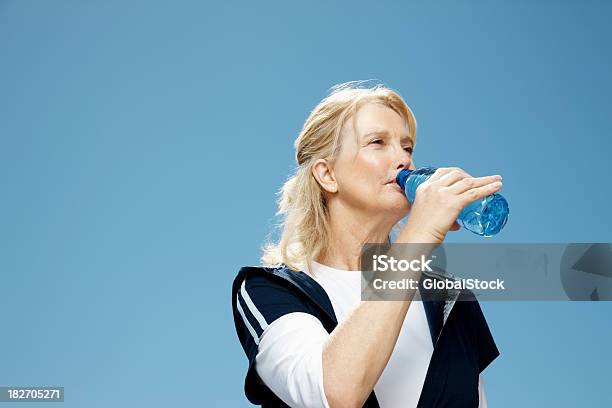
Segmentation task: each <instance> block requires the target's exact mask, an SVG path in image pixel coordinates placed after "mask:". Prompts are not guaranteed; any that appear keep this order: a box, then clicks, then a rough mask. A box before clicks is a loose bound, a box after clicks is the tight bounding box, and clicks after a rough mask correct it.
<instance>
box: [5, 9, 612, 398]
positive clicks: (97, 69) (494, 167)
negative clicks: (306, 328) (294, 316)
mask: <svg viewBox="0 0 612 408" xmlns="http://www.w3.org/2000/svg"><path fill="white" fill-rule="evenodd" d="M611 17H612V5H611V4H610V2H605V1H572V2H569V1H544V0H541V1H487V2H485V1H482V2H476V1H458V2H457V1H437V2H418V3H417V2H411V1H402V2H400V1H396V2H378V3H376V4H374V3H371V2H363V3H362V2H350V3H349V2H346V3H344V4H340V3H330V2H301V3H296V4H291V5H290V4H288V3H287V2H280V1H278V2H225V3H223V2H216V3H215V2H195V1H193V2H190V1H176V2H156V1H146V2H145V1H129V2H123V1H98V2H93V1H90V2H81V1H60V0H54V1H31V0H25V1H0V112H1V113H0V186H2V192H1V195H0V277H1V278H2V284H1V286H0V291H1V292H0V294H1V296H0V308H1V309H2V310H3V313H2V316H3V319H2V324H3V330H1V332H2V334H1V335H0V348H1V349H2V350H3V353H2V363H1V364H0V385H22V386H25V385H60V386H64V387H65V390H66V402H65V403H64V406H66V407H83V406H87V407H110V406H112V407H129V406H148V407H166V406H179V405H181V404H182V405H185V406H207V407H209V406H219V407H221V406H223V407H228V406H232V407H240V406H242V407H247V406H249V404H248V402H247V401H246V399H245V398H244V395H243V390H242V385H243V376H244V372H245V370H246V359H245V357H244V355H243V354H242V349H241V347H240V345H239V343H238V341H237V339H236V336H235V333H234V327H233V322H232V319H231V306H230V284H231V281H232V279H233V277H234V275H235V274H236V272H237V270H238V268H239V267H240V266H243V265H250V264H256V263H257V262H258V259H259V255H260V253H259V246H260V245H261V243H262V240H263V239H264V237H265V235H266V234H267V232H268V231H269V229H270V227H271V225H272V222H273V216H274V212H275V202H274V200H275V192H276V191H277V189H278V188H279V187H280V186H281V184H282V182H283V181H284V180H285V178H286V177H287V175H288V173H289V172H290V171H291V169H292V168H293V164H294V162H293V154H294V152H293V140H294V139H295V137H296V136H297V134H298V132H299V130H300V128H301V126H302V124H303V122H304V120H305V119H306V117H307V115H308V113H309V112H310V110H311V109H312V108H313V107H314V106H315V105H316V103H317V102H318V101H319V100H320V99H321V98H323V97H324V96H325V94H326V91H327V90H328V88H329V87H330V86H332V85H334V84H336V83H338V82H344V81H348V80H356V79H369V78H377V79H379V80H381V81H383V82H384V83H386V84H387V85H388V86H390V87H392V88H395V89H397V90H398V91H399V92H400V93H401V94H402V95H403V96H404V98H405V99H406V101H407V102H408V104H409V105H410V106H411V108H412V109H413V111H414V113H415V115H416V117H417V121H418V125H419V128H418V136H417V137H418V141H417V146H416V151H415V159H416V162H417V164H431V165H437V166H450V165H458V166H461V167H464V168H465V169H466V170H468V171H470V172H471V173H472V174H476V175H484V174H497V173H499V174H502V175H503V176H504V188H503V190H502V193H503V194H504V195H505V196H506V197H507V198H508V201H509V202H510V206H511V212H512V213H511V218H510V220H509V222H508V225H507V226H506V228H505V229H504V231H503V232H502V233H501V234H500V235H499V236H497V237H495V238H493V239H494V240H496V242H610V241H612V232H611V231H612V221H611V218H610V201H611V200H612V192H611V183H610V179H609V177H610V173H612V165H611V164H610V159H609V156H610V154H611V153H612V149H611V147H612V142H611V140H610V128H611V127H612V126H611V125H612V115H611V103H610V95H611V94H612V83H611V75H610V73H611V72H612V66H611V65H612V64H611V57H612V50H611V48H610V38H612V28H611V26H610V24H609V22H610V19H611ZM478 239H479V238H478V237H476V236H473V235H472V234H470V233H468V232H465V231H460V232H456V233H452V234H451V236H450V237H449V239H448V240H449V242H471V241H474V240H478ZM482 306H483V310H484V312H485V315H486V316H487V320H488V322H489V325H490V327H491V330H492V332H493V335H494V337H495V339H496V341H497V344H498V347H499V349H500V351H501V356H500V358H498V359H497V360H496V361H495V362H494V363H493V364H492V365H491V366H489V367H488V368H487V370H486V371H485V382H486V384H487V392H488V398H489V401H490V405H491V406H493V407H516V406H555V407H573V406H583V405H584V404H585V403H587V401H588V404H589V405H591V406H603V405H605V404H606V403H609V395H610V392H609V370H608V366H609V362H610V361H612V349H611V348H610V346H609V345H610V344H611V343H612V324H610V321H611V318H610V316H611V315H612V303H610V302H601V303H595V302H593V303H571V302H529V303H527V302H518V301H517V302H507V303H501V302H487V303H483V305H482ZM20 406H24V407H25V406H28V404H24V405H20ZM32 406H38V405H32Z"/></svg>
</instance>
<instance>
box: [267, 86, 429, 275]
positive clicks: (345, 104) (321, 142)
mask: <svg viewBox="0 0 612 408" xmlns="http://www.w3.org/2000/svg"><path fill="white" fill-rule="evenodd" d="M364 82H367V81H350V82H345V83H342V84H338V85H335V86H333V87H331V88H330V93H329V95H328V96H327V97H325V98H324V99H323V100H322V101H321V102H320V103H319V104H318V105H317V106H316V107H315V108H314V109H313V110H312V112H311V113H310V115H309V116H308V118H307V119H306V122H305V123H304V126H303V127H302V131H301V132H300V134H299V136H298V137H297V139H296V140H295V143H294V146H295V158H296V162H297V168H296V169H295V171H294V173H293V175H291V176H290V177H289V178H288V179H287V181H286V182H285V184H284V185H283V186H282V188H281V189H280V190H279V192H278V196H279V198H278V201H277V203H278V211H277V213H276V215H277V216H281V217H282V220H281V222H280V224H278V225H277V227H280V229H281V232H282V233H281V236H280V239H279V240H278V242H275V243H274V242H273V243H270V242H268V243H266V244H265V245H264V247H263V255H262V257H261V261H262V264H263V265H264V266H280V265H282V264H284V265H286V266H287V267H289V268H290V269H292V270H294V271H299V270H300V265H301V264H303V263H307V264H308V265H310V261H312V260H313V259H315V258H316V257H317V256H318V255H319V254H320V253H321V252H322V251H323V250H324V249H325V248H326V247H327V245H328V243H329V234H330V230H329V218H328V217H329V213H328V210H327V205H326V200H325V197H324V195H323V191H322V189H321V186H320V185H319V183H318V182H317V180H316V179H315V178H314V176H313V174H312V165H313V163H314V162H315V161H316V160H318V159H326V160H329V161H333V160H334V159H335V158H336V157H337V155H338V152H339V150H340V146H341V143H340V142H341V129H342V127H343V125H344V124H345V123H346V121H347V120H349V119H350V118H353V121H354V119H355V113H356V112H357V111H358V110H359V108H360V107H361V106H363V105H364V104H366V103H369V102H374V103H380V104H382V105H384V106H387V107H389V108H391V109H393V110H394V111H395V112H396V113H398V114H399V115H400V116H401V117H402V118H404V119H405V120H406V123H407V125H408V129H409V132H410V137H411V139H412V142H413V145H414V143H415V142H416V128H417V124H416V119H415V117H414V115H413V113H412V111H411V110H410V108H409V107H408V105H407V104H406V102H404V100H403V98H402V97H401V96H400V95H399V93H397V92H396V91H394V90H392V89H390V88H387V87H386V86H385V85H383V84H376V85H374V86H371V87H367V86H362V85H363V84H364Z"/></svg>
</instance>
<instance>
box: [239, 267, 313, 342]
mask: <svg viewBox="0 0 612 408" xmlns="http://www.w3.org/2000/svg"><path fill="white" fill-rule="evenodd" d="M304 275H305V274H304V273H303V272H299V271H298V272H296V271H291V270H290V269H288V268H286V267H284V266H278V267H272V268H271V267H263V266H245V267H242V268H240V271H239V272H238V274H237V275H236V278H235V279H234V282H233V285H232V309H233V312H234V319H235V323H236V327H237V329H238V330H239V331H240V329H241V328H243V329H244V330H243V331H244V332H245V334H246V333H247V332H248V334H249V336H250V337H252V338H253V339H254V340H255V343H258V340H259V337H260V336H261V335H262V333H263V331H264V330H265V329H266V328H267V327H268V326H269V325H270V324H271V323H272V322H273V321H275V320H276V319H278V318H279V317H281V316H284V315H286V314H288V313H293V312H304V313H309V314H314V311H313V306H312V304H310V303H309V301H308V297H307V296H306V295H305V293H306V291H307V289H304V286H303V285H304V282H308V277H305V276H304ZM308 283H310V282H308Z"/></svg>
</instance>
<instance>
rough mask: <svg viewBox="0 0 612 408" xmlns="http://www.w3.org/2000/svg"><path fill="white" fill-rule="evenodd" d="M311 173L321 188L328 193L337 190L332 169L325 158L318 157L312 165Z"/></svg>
mask: <svg viewBox="0 0 612 408" xmlns="http://www.w3.org/2000/svg"><path fill="white" fill-rule="evenodd" d="M312 175H313V176H314V178H315V179H316V180H317V182H318V183H319V185H320V186H321V188H323V190H325V191H327V192H328V193H336V192H337V191H338V183H337V182H336V177H335V176H334V170H333V168H332V167H331V165H330V164H329V163H328V162H327V161H326V160H325V159H318V160H317V161H315V162H314V164H313V165H312Z"/></svg>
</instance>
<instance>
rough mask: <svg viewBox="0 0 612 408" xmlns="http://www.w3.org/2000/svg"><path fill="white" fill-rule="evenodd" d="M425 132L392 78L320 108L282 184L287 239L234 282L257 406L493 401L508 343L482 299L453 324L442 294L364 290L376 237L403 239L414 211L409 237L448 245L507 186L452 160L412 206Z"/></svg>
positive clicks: (458, 309)
mask: <svg viewBox="0 0 612 408" xmlns="http://www.w3.org/2000/svg"><path fill="white" fill-rule="evenodd" d="M415 140H416V120H415V118H414V116H413V114H412V112H411V110H410V108H409V107H408V106H407V105H406V103H405V102H404V100H403V99H402V98H401V96H400V95H399V94H398V93H396V92H394V91H393V90H391V89H388V88H386V87H384V86H382V85H377V86H374V87H371V88H361V87H359V86H354V83H347V84H342V85H339V86H336V87H334V88H332V92H331V93H330V95H329V96H327V97H326V98H325V99H324V100H323V101H321V102H320V103H319V104H318V105H317V106H316V108H315V109H314V110H313V111H312V112H311V114H310V115H309V117H308V119H307V120H306V123H305V124H304V126H303V129H302V131H301V133H300V135H299V137H298V138H297V140H296V142H295V149H296V160H297V165H298V167H297V170H296V172H295V174H294V175H293V176H292V177H290V178H289V179H288V181H287V182H286V183H285V185H284V186H283V187H282V190H281V198H280V201H279V214H281V215H282V216H283V223H282V224H281V226H282V235H281V237H280V240H279V242H277V243H273V244H268V245H267V246H266V247H265V248H264V254H263V257H262V263H263V265H262V266H261V267H244V268H241V270H240V272H239V273H238V276H237V277H236V279H235V280H234V285H233V291H232V305H233V310H234V322H235V324H236V330H237V333H238V337H239V339H240V341H241V344H242V346H243V348H244V350H245V353H246V354H247V357H248V358H249V369H248V372H247V377H246V381H245V392H246V395H247V397H248V398H249V400H250V401H251V402H253V403H255V404H261V405H262V406H264V407H265V406H287V405H288V406H292V407H331V408H335V407H361V406H364V407H384V408H387V407H415V406H419V407H430V406H448V407H477V406H480V407H484V406H486V400H485V397H484V385H483V382H482V378H481V376H480V373H481V371H482V370H483V369H484V368H485V367H486V366H487V365H488V364H489V363H490V362H491V361H492V360H493V359H495V358H496V357H497V355H499V352H498V350H497V348H496V346H495V342H494V341H493V338H492V337H491V334H490V332H489V329H488V326H487V323H486V321H485V319H484V316H483V315H482V312H481V309H480V307H479V305H478V302H456V303H455V304H454V308H453V309H452V313H450V315H449V316H448V319H445V321H444V322H441V317H440V316H441V313H442V312H441V307H440V304H439V302H437V303H436V302H431V303H426V302H425V301H416V300H415V301H412V297H410V299H407V300H403V301H371V302H369V301H362V300H361V298H360V290H361V289H360V284H361V280H360V279H361V277H360V275H361V274H360V273H359V270H360V255H361V249H362V245H363V244H365V243H386V242H389V236H390V232H391V230H392V229H393V227H394V226H395V225H396V224H398V223H399V221H400V220H402V218H404V217H405V216H406V215H407V214H408V212H410V217H409V218H408V221H407V222H406V223H405V225H403V227H401V230H399V233H398V234H397V239H396V240H395V242H398V243H416V242H422V243H423V242H426V243H433V244H435V245H439V244H440V243H442V242H443V241H444V238H445V237H446V234H447V232H448V231H449V230H457V229H459V225H458V224H457V223H456V222H455V220H456V219H457V216H458V214H459V212H460V211H461V209H462V208H463V207H464V206H465V205H466V204H468V203H469V202H471V201H473V200H475V199H478V198H481V197H485V196H487V195H489V194H492V193H494V192H496V191H498V190H499V189H500V188H501V182H500V180H501V178H500V177H499V176H488V177H478V178H474V177H471V176H470V175H469V174H467V173H466V172H465V171H463V170H461V169H459V168H440V169H438V170H437V171H436V172H435V173H434V174H433V175H432V176H431V177H430V178H429V179H428V180H427V181H426V182H425V183H423V184H422V185H421V186H420V187H419V188H418V190H417V195H416V199H415V201H414V203H413V205H412V206H410V204H409V202H408V200H407V199H406V198H405V196H404V193H403V192H402V190H401V189H400V188H399V186H398V185H397V183H396V182H395V177H396V175H397V173H398V172H399V171H400V170H402V169H414V168H415V165H414V162H413V149H414V145H415ZM398 225H399V224H398ZM438 318H439V319H440V320H438ZM442 326H443V327H444V330H441V329H442Z"/></svg>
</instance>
